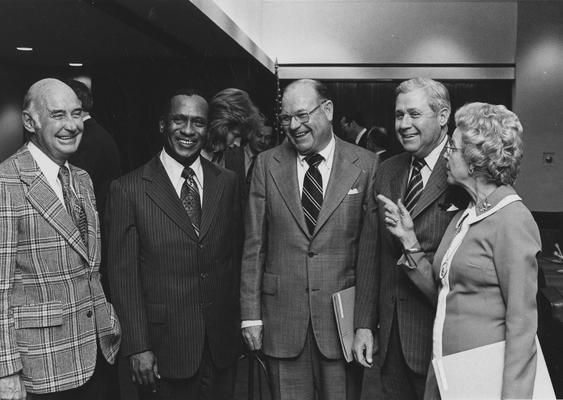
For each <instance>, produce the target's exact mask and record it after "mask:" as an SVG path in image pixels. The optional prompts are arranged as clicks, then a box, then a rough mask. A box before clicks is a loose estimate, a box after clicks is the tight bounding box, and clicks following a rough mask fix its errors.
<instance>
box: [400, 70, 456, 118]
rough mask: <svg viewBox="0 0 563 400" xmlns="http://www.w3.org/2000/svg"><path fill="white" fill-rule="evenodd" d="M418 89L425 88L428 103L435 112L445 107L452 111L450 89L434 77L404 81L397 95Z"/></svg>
mask: <svg viewBox="0 0 563 400" xmlns="http://www.w3.org/2000/svg"><path fill="white" fill-rule="evenodd" d="M417 89H423V90H424V92H425V93H426V95H427V96H428V104H429V105H430V108H431V109H432V111H434V113H438V112H439V111H440V110H443V109H447V110H448V111H451V109H452V106H451V104H450V94H449V93H448V89H446V87H445V86H444V85H443V84H442V83H440V82H438V81H435V80H434V79H430V78H422V77H417V78H412V79H409V80H408V81H403V82H401V84H400V85H399V86H397V88H396V89H395V96H399V95H400V94H402V93H409V92H412V91H413V90H417Z"/></svg>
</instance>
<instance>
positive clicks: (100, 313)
mask: <svg viewBox="0 0 563 400" xmlns="http://www.w3.org/2000/svg"><path fill="white" fill-rule="evenodd" d="M71 173H72V175H73V179H74V186H75V191H76V194H77V197H78V199H79V201H80V202H81V203H82V206H83V207H84V211H85V213H86V218H87V221H88V246H86V245H85V244H84V243H83V241H82V239H81V237H80V232H79V231H78V228H77V227H76V226H75V225H74V223H73V221H72V219H71V217H70V215H69V214H68V213H67V211H66V209H65V207H64V205H63V204H62V203H61V201H60V200H59V198H58V197H57V195H56V194H55V192H54V191H53V190H52V188H51V187H50V186H49V183H48V182H47V180H46V178H45V176H44V175H43V174H42V172H41V171H40V169H39V166H38V165H37V163H36V162H35V160H34V159H33V157H32V156H31V153H30V152H29V151H28V149H27V146H24V147H22V148H21V149H20V150H19V151H18V152H17V153H16V154H14V155H13V156H12V157H10V158H8V159H7V160H6V161H4V162H3V163H2V164H0V307H1V308H2V312H1V313H0V376H7V375H11V374H14V373H16V372H18V371H19V370H22V369H23V371H22V375H21V376H22V379H23V381H24V383H25V387H26V390H27V391H28V392H31V393H51V392H58V391H63V390H67V389H72V388H75V387H78V386H80V385H82V384H84V383H85V382H86V381H87V380H88V379H89V378H90V376H91V375H92V373H93V372H94V367H95V365H96V353H97V344H96V340H98V341H99V343H100V350H101V352H102V353H103V355H104V357H105V358H106V359H107V360H108V362H110V363H113V362H114V360H115V357H116V354H117V351H118V349H119V342H120V326H119V322H118V320H117V317H116V315H115V312H114V310H113V307H112V305H111V304H109V303H108V302H107V301H106V298H105V295H104V292H103V290H102V286H101V283H100V275H99V272H98V268H99V264H100V229H99V222H98V216H97V212H96V209H95V199H94V195H93V189H92V182H91V181H90V178H89V176H88V174H87V173H86V172H85V171H83V170H81V169H78V168H76V167H73V166H71Z"/></svg>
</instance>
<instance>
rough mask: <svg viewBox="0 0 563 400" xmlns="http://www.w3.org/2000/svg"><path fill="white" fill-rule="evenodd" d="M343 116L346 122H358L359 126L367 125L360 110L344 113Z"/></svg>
mask: <svg viewBox="0 0 563 400" xmlns="http://www.w3.org/2000/svg"><path fill="white" fill-rule="evenodd" d="M342 118H344V121H345V122H346V123H350V122H355V123H356V124H358V126H361V127H365V126H366V125H365V121H364V117H363V116H362V114H361V113H360V112H359V111H355V112H353V113H351V114H344V115H343V116H342Z"/></svg>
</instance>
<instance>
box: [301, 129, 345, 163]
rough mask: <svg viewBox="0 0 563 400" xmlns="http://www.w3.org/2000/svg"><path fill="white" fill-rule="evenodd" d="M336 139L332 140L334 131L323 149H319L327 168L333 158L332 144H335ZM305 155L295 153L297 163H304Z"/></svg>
mask: <svg viewBox="0 0 563 400" xmlns="http://www.w3.org/2000/svg"><path fill="white" fill-rule="evenodd" d="M335 143H336V141H335V140H334V133H332V136H331V138H330V142H328V144H327V145H326V146H325V148H324V149H322V150H321V151H319V154H320V155H321V156H323V158H324V161H323V162H324V163H326V165H327V167H328V169H330V168H331V167H332V159H333V158H334V146H335ZM305 157H307V156H306V155H303V154H299V153H298V154H297V159H298V160H299V163H301V164H302V165H306V164H307V161H305Z"/></svg>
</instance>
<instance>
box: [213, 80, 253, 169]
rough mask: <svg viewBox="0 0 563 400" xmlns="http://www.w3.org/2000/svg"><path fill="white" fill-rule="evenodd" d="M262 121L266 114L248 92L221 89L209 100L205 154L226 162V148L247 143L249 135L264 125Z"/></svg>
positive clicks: (216, 160)
mask: <svg viewBox="0 0 563 400" xmlns="http://www.w3.org/2000/svg"><path fill="white" fill-rule="evenodd" d="M263 122H264V117H263V115H262V114H261V113H260V110H259V109H258V107H256V106H255V105H254V103H253V102H252V99H251V98H250V96H249V95H248V93H247V92H245V91H244V90H240V89H235V88H228V89H223V90H221V91H220V92H218V93H217V94H215V96H213V98H212V99H211V101H210V102H209V128H208V141H207V143H208V144H207V146H206V148H205V149H204V150H205V152H204V153H205V155H206V156H211V158H210V159H211V160H212V161H213V162H216V163H217V164H220V165H224V158H223V151H224V150H225V149H226V148H228V147H233V146H240V145H242V144H244V143H246V141H247V140H248V137H249V135H250V134H252V133H253V132H256V131H259V130H260V129H261V128H262V125H263Z"/></svg>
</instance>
